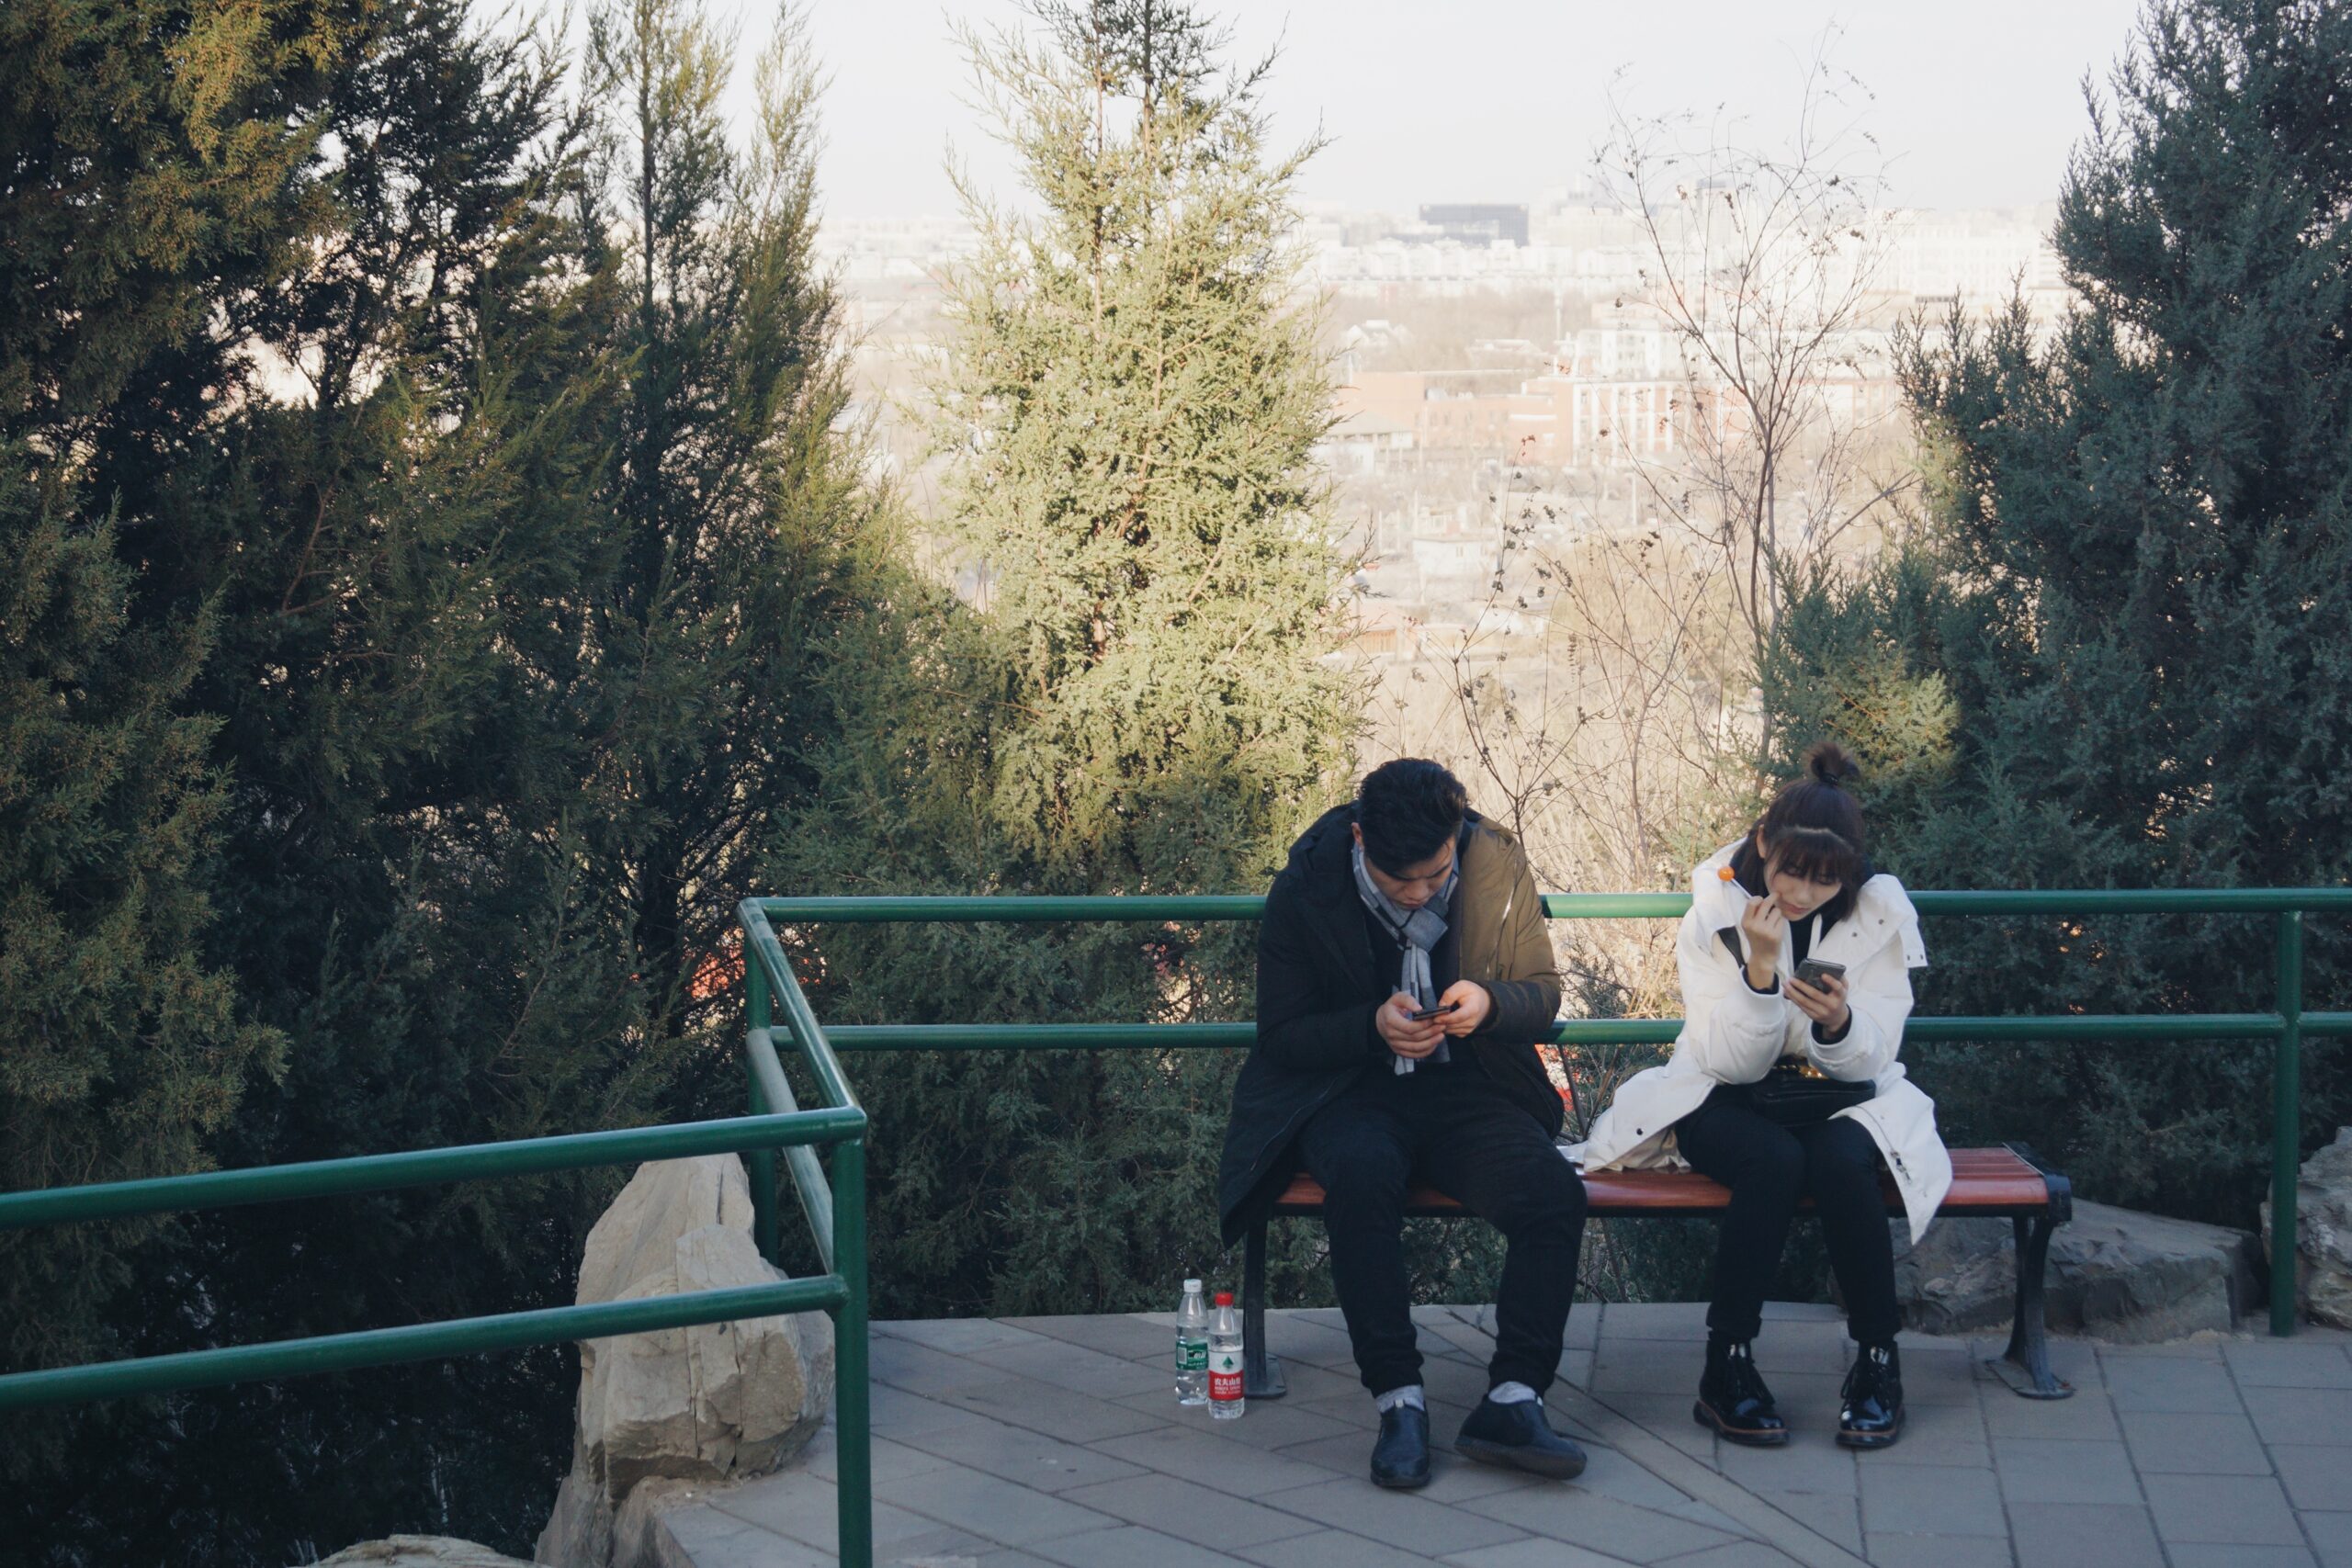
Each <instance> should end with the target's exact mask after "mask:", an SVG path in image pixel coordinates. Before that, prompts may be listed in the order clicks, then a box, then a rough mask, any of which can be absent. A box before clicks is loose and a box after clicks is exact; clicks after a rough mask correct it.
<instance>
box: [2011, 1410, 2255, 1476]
mask: <svg viewBox="0 0 2352 1568" xmlns="http://www.w3.org/2000/svg"><path fill="white" fill-rule="evenodd" d="M2123 1440H2124V1441H2125V1442H2126V1443H2128V1444H2130V1445H2131V1462H2132V1463H2133V1464H2135V1465H2137V1466H2139V1468H2140V1471H2141V1472H2142V1473H2143V1474H2147V1475H2267V1474H2269V1473H2270V1460H2269V1457H2268V1456H2267V1455H2266V1454H2265V1453H2264V1452H2263V1451H2262V1444H2261V1443H2260V1442H2259V1441H2258V1440H2257V1439H2256V1437H2255V1424H2254V1423H2252V1422H2249V1421H2248V1420H2247V1419H2246V1418H2245V1416H2194V1415H2175V1414H2170V1413H2162V1414H2159V1413H2154V1412H2136V1413H2134V1414H2132V1415H2129V1416H2124V1417H2123ZM1996 1446H1997V1445H1996Z"/></svg>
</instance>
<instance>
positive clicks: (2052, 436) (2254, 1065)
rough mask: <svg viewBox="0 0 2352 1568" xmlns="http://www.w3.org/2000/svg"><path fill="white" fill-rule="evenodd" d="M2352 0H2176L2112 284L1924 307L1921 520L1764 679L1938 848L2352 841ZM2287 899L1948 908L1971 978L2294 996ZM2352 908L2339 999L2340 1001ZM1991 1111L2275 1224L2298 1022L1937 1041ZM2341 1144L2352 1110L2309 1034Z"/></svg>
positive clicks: (1879, 819)
mask: <svg viewBox="0 0 2352 1568" xmlns="http://www.w3.org/2000/svg"><path fill="white" fill-rule="evenodd" d="M2347 73H2352V15H2347V14H2346V13H2345V12H2344V11H2343V10H2342V9H2340V8H2337V7H2330V6H2297V5H2285V4H2278V3H2266V0H2159V3H2156V4H2153V5H2151V6H2149V8H2148V10H2147V12H2146V15H2145V17H2144V20H2143V29H2142V36H2141V39H2140V41H2139V43H2138V45H2137V46H2136V48H2135V50H2134V51H2133V52H2132V54H2131V56H2130V57H2129V58H2128V59H2127V60H2126V61H2125V62H2124V63H2123V64H2122V65H2121V66H2120V68H2119V69H2118V70H2117V72H2116V73H2115V76H2114V102H2113V104H2112V106H2111V107H2105V108H2101V109H2098V112H2097V113H2096V114H2095V118H2094V125H2093V134H2092V136H2091V138H2090V139H2089V141H2086V143H2085V145H2084V146H2083V147H2082V149H2081V150H2080V151H2079V152H2078V153H2077V154H2076V157H2075V163H2074V165H2073V167H2072V169H2071V171H2070V174H2069V177H2068V180H2067V183H2066V187H2065V192H2064V198H2063V200H2062V202H2061V206H2060V214H2059V220H2058V225H2057V230H2056V233H2055V243H2056V245H2057V248H2058V250H2059V253H2060V254H2061V255H2062V257H2063V258H2064V262H2065V265H2066V267H2067V270H2068V274H2069V276H2070V278H2071V279H2072V281H2073V282H2074V284H2075V287H2076V288H2078V289H2079V290H2080V291H2081V293H2082V296H2083V299H2082V302H2081V303H2080V305H2079V306H2078V307H2077V308H2076V309H2075V310H2073V311H2072V313H2071V314H2070V315H2069V316H2068V317H2067V318H2066V319H2065V321H2064V322H2063V323H2062V325H2061V326H2060V327H2059V329H2058V331H2057V333H2055V335H2054V336H2053V337H2052V338H2051V339H2050V340H2049V341H2048V342H2046V343H2044V342H2041V341H2039V340H2038V339H2037V337H2036V334H2035V333H2034V332H2033V330H2032V329H2031V327H2030V323H2029V322H2028V321H2027V319H2026V317H2025V315H2024V313H2023V310H2022V309H2018V310H2014V311H2012V312H2011V313H2010V314H2008V315H2007V316H2006V317H2004V318H2002V319H2000V320H1997V321H1994V322H1992V323H1991V324H1989V325H1988V326H1984V327H1976V326H1972V325H1971V324H1969V323H1968V322H1966V321H1959V320H1954V321H1951V322H1950V323H1948V324H1947V326H1946V329H1945V331H1944V333H1942V334H1941V335H1940V336H1938V335H1931V334H1927V333H1921V334H1919V335H1917V337H1915V339H1914V340H1913V342H1912V344H1911V346H1910V349H1909V351H1908V354H1907V356H1906V361H1905V383H1906V388H1907V391H1908V394H1909V397H1910V399H1911V401H1912V403H1913V406H1914V408H1915V409H1916V411H1917V413H1918V414H1919V415H1920V417H1921V419H1922V421H1923V422H1924V423H1925V424H1926V426H1927V428H1928V433H1929V434H1930V436H1931V439H1932V443H1933V450H1934V451H1935V453H1936V457H1937V461H1936V466H1935V470H1934V472H1933V473H1932V474H1931V481H1932V482H1931V493H1932V496H1933V499H1934V504H1935V513H1934V517H1933V526H1932V528H1931V530H1930V531H1929V533H1928V536H1927V537H1926V538H1925V539H1923V540H1922V541H1920V542H1919V543H1918V544H1917V545H1916V546H1915V547H1914V548H1913V549H1912V550H1911V551H1910V552H1908V553H1907V554H1906V555H1905V556H1903V557H1902V558H1898V559H1896V560H1894V561H1892V562H1889V563H1887V564H1885V565H1883V566H1882V567H1881V568H1879V569H1878V570H1874V571H1872V572H1871V573H1869V574H1867V575H1864V576H1862V577H1860V579H1857V580H1849V581H1822V582H1816V583H1814V584H1810V585H1807V591H1806V592H1804V593H1803V594H1802V595H1801V596H1800V597H1799V599H1798V600H1797V602H1796V603H1794V604H1792V608H1791V611H1790V614H1789V616H1788V618H1787V621H1786V623H1785V625H1784V626H1783V627H1782V630H1781V649H1780V650H1779V657H1778V660H1777V667H1776V668H1775V669H1773V670H1772V671H1770V672H1769V674H1768V685H1767V704H1768V707H1769V708H1770V710H1771V712H1772V713H1773V715H1774V725H1775V734H1776V737H1777V739H1778V742H1779V744H1780V748H1781V752H1782V754H1783V755H1782V761H1783V762H1784V763H1786V762H1789V761H1792V754H1793V752H1794V750H1796V749H1798V748H1800V747H1801V746H1802V745H1803V743H1804V741H1805V740H1806V739H1810V738H1811V737H1812V736H1814V735H1815V734H1818V733H1826V734H1835V735H1838V736H1840V737H1841V738H1843V739H1848V740H1849V741H1851V742H1853V743H1854V744H1855V745H1856V746H1857V747H1858V749H1859V750H1860V752H1861V754H1862V755H1863V756H1864V758H1865V759H1866V760H1868V761H1871V762H1874V763H1876V764H1877V768H1878V771H1879V773H1881V775H1882V776H1883V780H1884V784H1883V790H1882V792H1881V793H1880V794H1878V795H1874V796H1873V798H1872V800H1871V816H1872V821H1873V824H1874V829H1873V830H1874V832H1875V833H1876V835H1877V837H1878V841H1879V844H1880V846H1881V854H1882V858H1883V861H1884V862H1886V863H1890V864H1891V865H1892V866H1893V867H1894V868H1895V869H1897V870H1899V871H1900V872H1901V873H1902V874H1904V875H1905V877H1906V878H1907V879H1908V880H1909V881H1911V882H1912V883H1913V884H1914V885H1917V886H1956V887H1960V886H1986V887H1999V886H2090V887H2100V886H2158V887H2164V886H2184V887H2186V886H2263V885H2270V886H2309V885H2335V884H2341V883H2342V882H2343V881H2344V880H2345V879H2346V875H2347V874H2352V639H2347V638H2346V636H2345V632H2346V626H2352V513H2347V495H2346V489H2345V475H2346V473H2347V472H2352V417H2347V410H2352V349H2347V345H2346V339H2345V334H2344V332H2343V323H2344V321H2346V318H2347V313H2352V227H2348V226H2347V224H2346V220H2345V216H2344V215H2345V213H2346V198H2347V196H2352V140H2347V139H2346V135H2345V131H2346V114H2347V112H2352V111H2347V108H2346V105H2347V104H2352V78H2348V77H2347ZM2271 933H2272V925H2271V922H2269V921H2268V920H2267V919H2266V920H2259V921H2257V920H2251V919H2245V920H2222V919H2203V918H2199V919H2144V918H2143V919H2119V918H2108V919H2031V920H2029V919H2012V920H1980V919H1968V920H1950V921H1942V922H1935V923H1934V924H1933V925H1932V927H1931V929H1930V931H1929V933H1928V937H1929V946H1930V951H1931V954H1932V956H1933V958H1934V960H1935V966H1934V967H1933V968H1931V969H1930V970H1928V973H1927V974H1926V976H1923V984H1922V987H1921V995H1922V1003H1923V1006H1924V1007H1926V1008H1928V1009H1932V1010H1941V1011H1956V1012H1973V1011H1983V1012H2004V1011H2021V1010H2035V1011H2052V1010H2081V1011H2087V1012H2107V1011H2116V1012H2125V1011H2133V1012H2164V1011H2231V1010H2242V1009H2243V1010H2255V1009H2267V1007H2268V1006H2269V1005H2270V1004H2271V1002H2272V1000H2273V993H2272V990H2271V964H2270V954H2271V950H2272V949H2271V941H2272V936H2271ZM2345 938H2346V933H2345V931H2344V930H2343V929H2342V925H2341V922H2336V921H2331V920H2321V921H2318V922H2316V923H2315V925H2314V927H2313V929H2312V932H2311V938H2310V947H2309V963H2310V965H2311V969H2310V973H2311V976H2312V978H2311V980H2310V982H2309V983H2308V987H2307V988H2308V991H2309V993H2310V994H2309V996H2308V998H2307V1000H2308V1005H2311V1006H2313V1007H2326V1006H2341V1005H2343V998H2342V997H2341V995H2340V992H2341V990H2342V987H2343V977H2344V975H2345V960H2346V940H2345ZM1913 1070H1914V1071H1915V1073H1917V1075H1918V1077H1919V1078H1920V1080H1921V1081H1922V1083H1923V1084H1925V1085H1926V1086H1927V1087H1928V1089H1929V1090H1930V1091H1931V1092H1933V1093H1935V1094H1936V1095H1937V1097H1938V1100H1939V1104H1940V1106H1941V1107H1942V1119H1943V1121H1944V1124H1945V1130H1946V1133H1947V1135H1948V1136H1949V1137H1951V1138H1952V1139H1955V1140H1960V1141H1974V1140H1978V1139H1982V1138H1986V1137H2019V1136H2023V1137H2028V1138H2031V1139H2034V1140H2036V1141H2037V1142H2039V1143H2041V1144H2042V1145H2045V1146H2046V1147H2047V1148H2048V1149H2049V1150H2050V1152H2052V1153H2053V1154H2056V1155H2058V1156H2062V1157H2063V1158H2064V1159H2065V1160H2067V1161H2069V1162H2070V1163H2071V1164H2072V1166H2073V1168H2075V1172H2076V1174H2077V1179H2078V1185H2080V1186H2081V1187H2082V1188H2083V1189H2084V1190H2086V1191H2087V1192H2088V1193H2090V1194H2091V1195H2092V1196H2095V1197H2099V1198H2103V1199H2110V1200H2114V1201H2124V1202H2131V1203H2141V1204H2145V1205H2149V1206H2154V1207H2158V1208H2162V1209H2165V1210H2167V1211H2169V1212H2172V1213H2182V1214H2187V1215H2193V1216H2196V1217H2199V1218H2206V1219H2215V1220H2224V1221H2228V1222H2230V1223H2233V1224H2250V1223H2251V1222H2252V1219H2253V1214H2254V1205H2255V1201H2256V1198H2257V1196H2258V1195H2259V1193H2260V1190H2261V1187H2262V1179H2263V1175H2264V1172H2265V1171H2266V1170H2267V1139H2268V1133H2269V1097H2268V1080H2269V1059H2268V1053H2267V1051H2265V1050H2261V1049H2249V1048H2248V1047H2246V1046H2245V1045H2243V1044H2239V1043H2225V1042H2213V1043H2195V1044H2182V1045H2167V1046H2146V1045H2137V1046H2123V1045H2114V1046H2098V1045H2090V1046H2050V1045H2026V1046H1990V1045H1978V1046H1969V1047H1962V1048H1954V1047H1934V1048H1931V1049H1924V1050H1921V1051H1919V1052H1917V1053H1916V1060H1915V1065H1914V1069H1913ZM2304 1117H2305V1120H2304V1125H2303V1127H2302V1128H2301V1129H2300V1131H2301V1135H2302V1138H2303V1141H2304V1144H2305V1145H2306V1146H2309V1145H2311V1143H2312V1141H2313V1140H2314V1139H2315V1138H2319V1137H2324V1135H2325V1134H2326V1133H2327V1131H2329V1130H2332V1129H2333V1128H2334V1127H2335V1125H2336V1124H2337V1123H2338V1122H2342V1121H2344V1120H2346V1119H2347V1117H2352V1080H2347V1076H2346V1070H2345V1066H2344V1062H2343V1057H2342V1055H2341V1053H2338V1052H2335V1051H2334V1050H2332V1049H2324V1048H2323V1049H2321V1050H2318V1051H2314V1052H2312V1053H2311V1054H2310V1057H2309V1065H2308V1067H2307V1079H2306V1088H2305V1095H2304Z"/></svg>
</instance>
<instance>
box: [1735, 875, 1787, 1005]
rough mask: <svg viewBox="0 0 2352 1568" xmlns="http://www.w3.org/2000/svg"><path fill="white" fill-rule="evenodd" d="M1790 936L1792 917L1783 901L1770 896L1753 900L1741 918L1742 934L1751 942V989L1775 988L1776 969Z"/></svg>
mask: <svg viewBox="0 0 2352 1568" xmlns="http://www.w3.org/2000/svg"><path fill="white" fill-rule="evenodd" d="M1788 933H1789V918H1788V917H1787V916H1786V915H1783V914H1782V913H1781V901H1780V900H1779V899H1777V898H1773V897H1758V898H1750V899H1749V900H1748V901H1747V910H1746V912H1744V913H1743V914H1742V915H1741V916H1740V917H1739V934H1740V935H1742V936H1744V937H1746V938H1747V984H1748V987H1749V988H1750V989H1751V990H1758V991H1769V990H1770V989H1771V988H1772V969H1773V966H1774V965H1775V964H1778V963H1779V962H1780V961H1781V942H1783V941H1784V940H1786V938H1787V936H1788Z"/></svg>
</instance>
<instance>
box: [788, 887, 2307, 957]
mask: <svg viewBox="0 0 2352 1568" xmlns="http://www.w3.org/2000/svg"><path fill="white" fill-rule="evenodd" d="M1911 902H1912V904H1913V905H1914V906H1915V907H1916V908H1917V909H1918V910H1919V912H1920V913H1921V914H1923V915H2034V914H2047V915H2074V914H2083V915H2089V914H2138V915H2165V914H2175V915H2195V914H2249V915H2252V914H2266V913H2277V912H2278V911H2279V910H2283V909H2311V910H2340V911H2346V912H2352V887H2086V888H2004V889H1985V890H1977V889H1973V888H1954V889H1946V890H1940V891H1938V890H1922V891H1918V892H1915V893H1913V894H1912V895H1911ZM1265 903H1266V901H1265V899H1264V897H1261V896H1260V895H1257V894H1227V893H1215V894H1193V895H1166V896H1154V895H1141V896H1136V897H1125V896H1123V895H1115V894H1111V895H1083V896H1079V895H1074V896H1071V897H1050V896H1040V895H1030V894H1002V895H979V896H970V895H944V896H940V897H897V896H893V897H861V896H855V895H848V896H841V897H807V898H751V899H746V900H745V901H744V906H745V912H746V918H747V919H748V917H749V914H750V912H751V911H752V910H755V909H756V910H758V911H760V912H762V913H764V914H766V915H768V916H769V917H771V918H773V919H784V920H802V921H825V922H830V923H834V924H871V923H876V922H892V921H914V922H922V921H933V920H983V921H991V920H1024V921H1025V920H1113V921H1122V920H1136V921H1162V920H1254V919H1257V918H1258V917H1259V916H1260V915H1261V913H1263V912H1264V909H1265ZM1690 907H1691V895H1689V894H1688V893H1547V894H1545V895H1544V913H1545V914H1547V915H1549V916H1551V917H1552V918H1553V919H1674V918H1678V917H1679V916H1680V915H1681V914H1682V913H1683V911H1684V910H1686V909H1688V908H1690ZM781 958H782V954H781V953H779V954H778V961H779V962H781Z"/></svg>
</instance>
